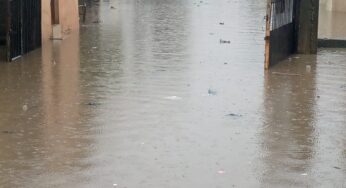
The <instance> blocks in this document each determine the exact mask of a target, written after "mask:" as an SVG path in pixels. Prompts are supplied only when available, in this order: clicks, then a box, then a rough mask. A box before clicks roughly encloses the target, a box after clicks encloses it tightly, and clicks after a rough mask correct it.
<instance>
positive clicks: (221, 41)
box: [220, 39, 231, 44]
mask: <svg viewBox="0 0 346 188" xmlns="http://www.w3.org/2000/svg"><path fill="white" fill-rule="evenodd" d="M220 43H221V44H231V41H229V40H222V39H220Z"/></svg>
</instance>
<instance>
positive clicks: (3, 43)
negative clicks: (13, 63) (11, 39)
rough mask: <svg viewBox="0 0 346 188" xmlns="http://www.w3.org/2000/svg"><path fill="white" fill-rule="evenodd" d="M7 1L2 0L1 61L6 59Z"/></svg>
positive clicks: (0, 2)
mask: <svg viewBox="0 0 346 188" xmlns="http://www.w3.org/2000/svg"><path fill="white" fill-rule="evenodd" d="M6 12H7V11H6V2H5V1H0V62H3V61H5V60H6V30H7V29H6V27H7V26H6V23H7V21H6V15H7V13H6Z"/></svg>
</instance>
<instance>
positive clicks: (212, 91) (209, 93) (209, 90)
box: [208, 89, 217, 96]
mask: <svg viewBox="0 0 346 188" xmlns="http://www.w3.org/2000/svg"><path fill="white" fill-rule="evenodd" d="M208 95H209V96H214V95H217V92H216V91H214V90H212V89H208Z"/></svg>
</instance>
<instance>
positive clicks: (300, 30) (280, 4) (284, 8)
mask: <svg viewBox="0 0 346 188" xmlns="http://www.w3.org/2000/svg"><path fill="white" fill-rule="evenodd" d="M318 13H319V0H267V16H266V20H267V28H266V37H265V40H266V49H265V51H266V52H265V54H266V56H265V68H266V69H268V68H269V67H270V66H272V65H274V64H276V63H278V62H280V61H281V60H283V59H285V58H287V57H288V56H289V55H291V54H293V53H301V54H316V53H317V33H318Z"/></svg>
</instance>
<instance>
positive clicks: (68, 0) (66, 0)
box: [42, 0, 79, 42]
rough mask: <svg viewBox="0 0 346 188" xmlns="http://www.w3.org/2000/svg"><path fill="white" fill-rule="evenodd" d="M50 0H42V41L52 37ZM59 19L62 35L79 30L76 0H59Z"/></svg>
mask: <svg viewBox="0 0 346 188" xmlns="http://www.w3.org/2000/svg"><path fill="white" fill-rule="evenodd" d="M50 3H51V0H42V41H43V42H44V41H47V40H49V39H51V38H52V35H53V25H52V21H51V20H52V19H51V5H50ZM59 21H60V25H61V29H62V31H61V32H62V35H63V37H66V36H67V35H69V34H70V33H71V32H78V30H79V12H78V0H59Z"/></svg>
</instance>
